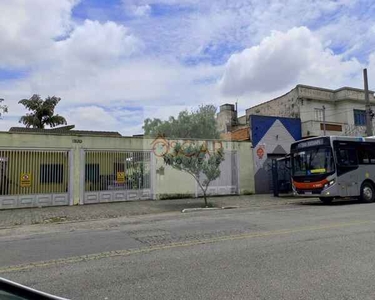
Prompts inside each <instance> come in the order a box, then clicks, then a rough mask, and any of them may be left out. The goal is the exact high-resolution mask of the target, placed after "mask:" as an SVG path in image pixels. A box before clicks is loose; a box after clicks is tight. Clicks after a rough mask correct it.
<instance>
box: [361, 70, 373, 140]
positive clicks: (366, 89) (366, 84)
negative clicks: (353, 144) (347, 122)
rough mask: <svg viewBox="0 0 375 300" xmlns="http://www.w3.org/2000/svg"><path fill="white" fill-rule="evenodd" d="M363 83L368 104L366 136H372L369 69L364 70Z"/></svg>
mask: <svg viewBox="0 0 375 300" xmlns="http://www.w3.org/2000/svg"><path fill="white" fill-rule="evenodd" d="M363 81H364V85H365V102H366V135H367V136H372V135H373V133H372V117H371V105H370V97H369V93H368V80H367V69H363Z"/></svg>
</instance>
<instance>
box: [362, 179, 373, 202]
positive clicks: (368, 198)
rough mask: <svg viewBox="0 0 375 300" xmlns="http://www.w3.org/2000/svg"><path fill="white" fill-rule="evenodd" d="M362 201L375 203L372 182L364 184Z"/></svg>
mask: <svg viewBox="0 0 375 300" xmlns="http://www.w3.org/2000/svg"><path fill="white" fill-rule="evenodd" d="M361 200H362V201H363V202H366V203H371V202H374V200H375V190H374V186H373V185H372V184H371V183H370V182H364V183H363V184H362V186H361Z"/></svg>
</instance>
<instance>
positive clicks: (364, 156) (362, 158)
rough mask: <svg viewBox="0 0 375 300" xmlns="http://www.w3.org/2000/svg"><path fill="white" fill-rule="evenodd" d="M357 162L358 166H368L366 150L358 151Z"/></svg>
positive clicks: (368, 159) (368, 160)
mask: <svg viewBox="0 0 375 300" xmlns="http://www.w3.org/2000/svg"><path fill="white" fill-rule="evenodd" d="M358 160H359V163H360V164H369V163H370V158H369V152H368V151H367V149H366V148H360V149H359V150H358Z"/></svg>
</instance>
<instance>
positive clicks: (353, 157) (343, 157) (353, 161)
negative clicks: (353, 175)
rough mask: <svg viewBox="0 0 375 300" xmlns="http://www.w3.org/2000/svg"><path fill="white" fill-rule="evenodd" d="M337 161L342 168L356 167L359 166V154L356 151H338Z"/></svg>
mask: <svg viewBox="0 0 375 300" xmlns="http://www.w3.org/2000/svg"><path fill="white" fill-rule="evenodd" d="M337 160H338V163H339V165H342V166H355V165H357V164H358V161H357V153H356V151H355V149H350V148H347V149H338V151H337Z"/></svg>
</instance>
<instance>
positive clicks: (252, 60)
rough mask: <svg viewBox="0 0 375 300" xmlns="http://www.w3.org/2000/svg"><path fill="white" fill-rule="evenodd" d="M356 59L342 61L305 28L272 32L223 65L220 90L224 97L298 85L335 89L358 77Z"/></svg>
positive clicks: (340, 57) (234, 55)
mask: <svg viewBox="0 0 375 300" xmlns="http://www.w3.org/2000/svg"><path fill="white" fill-rule="evenodd" d="M361 67H362V66H361V64H360V63H359V62H358V61H357V60H356V59H350V60H344V59H343V58H342V56H340V55H335V54H334V53H333V52H332V51H331V50H330V49H326V48H324V47H323V44H322V42H321V41H320V40H319V38H318V37H317V36H315V35H314V34H313V33H312V32H311V31H310V30H309V29H308V28H306V27H299V28H292V29H291V30H289V31H287V32H285V33H283V32H279V31H274V32H273V33H272V34H271V36H269V37H266V38H264V39H263V40H262V41H261V43H260V44H259V45H257V46H253V47H250V48H247V49H245V50H243V51H242V52H240V53H237V54H233V55H232V56H231V57H230V59H229V60H228V62H227V64H226V69H225V72H224V75H223V78H222V80H221V82H220V86H221V89H222V91H223V93H224V94H226V95H232V96H237V95H243V94H246V93H251V92H263V93H265V92H273V91H278V90H281V89H285V88H289V87H290V86H292V85H296V84H298V83H305V84H310V85H318V86H325V87H338V86H340V85H342V84H344V83H347V82H349V81H350V79H352V78H353V77H355V76H357V75H358V74H360V70H361Z"/></svg>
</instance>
